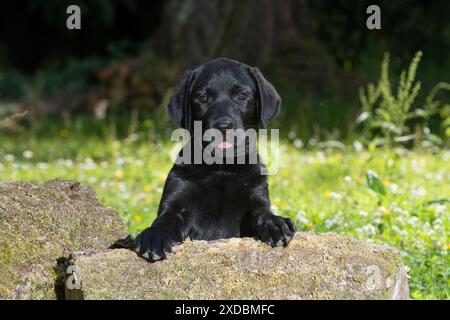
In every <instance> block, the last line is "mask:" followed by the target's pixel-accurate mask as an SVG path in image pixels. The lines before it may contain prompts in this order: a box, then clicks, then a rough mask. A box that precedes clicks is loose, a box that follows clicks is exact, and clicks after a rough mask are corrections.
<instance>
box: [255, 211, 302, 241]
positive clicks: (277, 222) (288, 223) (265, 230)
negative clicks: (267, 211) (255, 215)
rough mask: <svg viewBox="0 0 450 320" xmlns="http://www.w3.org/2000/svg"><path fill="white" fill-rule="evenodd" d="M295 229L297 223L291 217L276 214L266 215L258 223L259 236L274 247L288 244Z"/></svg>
mask: <svg viewBox="0 0 450 320" xmlns="http://www.w3.org/2000/svg"><path fill="white" fill-rule="evenodd" d="M295 231H296V229H295V225H294V223H293V222H292V220H291V219H289V218H282V217H279V216H275V215H264V216H262V217H261V218H260V219H258V221H257V224H256V232H257V238H258V239H259V240H261V241H262V242H265V243H267V244H269V245H271V246H272V247H276V246H281V245H283V246H287V244H288V243H289V241H291V239H292V237H293V236H294V234H295Z"/></svg>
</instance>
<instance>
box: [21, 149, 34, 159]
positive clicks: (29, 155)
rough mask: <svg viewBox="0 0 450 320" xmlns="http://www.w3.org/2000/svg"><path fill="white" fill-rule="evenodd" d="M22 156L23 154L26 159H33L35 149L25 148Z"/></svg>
mask: <svg viewBox="0 0 450 320" xmlns="http://www.w3.org/2000/svg"><path fill="white" fill-rule="evenodd" d="M22 156H23V157H24V158H25V159H31V158H33V156H34V153H33V151H31V150H25V151H24V152H23V153H22Z"/></svg>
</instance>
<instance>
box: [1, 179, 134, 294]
mask: <svg viewBox="0 0 450 320" xmlns="http://www.w3.org/2000/svg"><path fill="white" fill-rule="evenodd" d="M125 234H126V226H125V224H124V222H123V221H122V219H121V218H120V217H119V215H118V214H117V212H115V211H114V210H112V209H110V208H107V207H104V206H102V205H101V203H100V202H99V201H98V200H97V198H96V196H95V193H94V191H93V190H92V188H90V187H84V186H80V184H79V183H76V182H71V181H62V180H54V181H50V182H47V183H45V184H42V185H38V184H34V183H29V182H13V183H3V184H0V298H2V299H54V298H56V294H57V293H56V292H55V286H56V287H58V286H61V288H60V289H63V283H57V279H61V280H62V279H63V275H61V272H63V270H62V269H61V268H59V267H58V264H57V259H59V258H61V257H65V256H69V254H70V253H71V252H73V251H81V250H87V249H90V248H93V249H102V250H103V249H106V248H108V247H109V246H110V245H111V244H112V243H113V242H114V241H115V240H116V239H118V238H120V237H123V236H124V235H125Z"/></svg>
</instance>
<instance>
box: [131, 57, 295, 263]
mask: <svg viewBox="0 0 450 320" xmlns="http://www.w3.org/2000/svg"><path fill="white" fill-rule="evenodd" d="M280 105H281V99H280V97H279V95H278V93H277V92H276V90H275V89H274V87H273V86H272V85H271V84H270V83H269V82H268V81H267V80H266V79H264V77H263V76H262V74H261V72H260V71H259V70H258V69H256V68H252V67H249V66H247V65H245V64H242V63H239V62H237V61H234V60H230V59H224V58H220V59H216V60H213V61H210V62H208V63H207V64H205V65H203V66H200V67H198V68H197V69H195V70H192V71H189V72H187V74H186V75H185V77H184V79H183V80H182V81H181V82H180V84H179V85H178V86H177V88H176V89H175V90H174V93H173V96H172V98H171V100H170V102H169V106H168V111H169V116H170V118H171V119H172V120H173V121H174V122H175V123H177V124H178V125H179V126H181V127H183V128H185V129H187V130H190V131H192V128H193V122H194V120H197V121H202V123H203V129H204V130H205V129H208V128H219V129H221V130H225V129H239V128H241V129H248V128H264V127H265V126H266V125H267V123H268V122H270V121H271V120H272V119H274V118H275V117H276V116H277V115H278V113H279V111H280ZM194 148H196V146H193V147H192V150H193V149H194ZM263 167H264V164H263V163H262V162H261V161H260V159H259V156H258V162H257V163H256V164H234V165H232V164H211V165H208V164H205V163H201V164H185V163H182V164H175V165H174V166H173V168H172V170H171V171H170V173H169V176H168V177H167V180H166V183H165V186H164V191H163V195H162V199H161V203H160V207H159V211H158V217H157V218H156V220H155V221H154V222H153V224H152V225H151V227H149V228H147V229H145V230H144V231H143V232H142V233H141V234H140V235H139V236H138V237H137V238H136V240H135V248H136V251H137V252H138V253H139V254H140V255H141V256H142V257H144V258H146V259H148V260H150V261H157V260H160V259H164V258H165V257H166V256H167V254H168V253H170V252H171V248H172V246H173V245H174V244H176V243H180V242H182V241H184V240H185V239H186V238H187V237H190V238H191V239H199V240H214V239H221V238H231V237H254V238H256V239H259V240H261V241H263V242H265V243H267V244H269V245H271V246H280V245H284V246H286V245H287V244H288V243H289V241H290V240H291V238H292V237H293V235H294V233H295V226H294V224H293V223H292V221H291V220H290V219H289V218H282V217H279V216H276V215H274V214H273V213H272V212H271V210H270V199H269V192H268V186H267V177H266V176H264V175H261V169H262V168H263Z"/></svg>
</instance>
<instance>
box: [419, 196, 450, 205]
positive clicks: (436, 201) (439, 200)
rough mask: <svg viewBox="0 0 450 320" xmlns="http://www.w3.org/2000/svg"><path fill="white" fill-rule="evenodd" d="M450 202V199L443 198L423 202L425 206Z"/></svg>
mask: <svg viewBox="0 0 450 320" xmlns="http://www.w3.org/2000/svg"><path fill="white" fill-rule="evenodd" d="M445 203H450V199H447V198H443V199H437V200H431V201H427V202H424V203H423V206H431V205H433V204H445Z"/></svg>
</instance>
